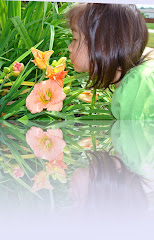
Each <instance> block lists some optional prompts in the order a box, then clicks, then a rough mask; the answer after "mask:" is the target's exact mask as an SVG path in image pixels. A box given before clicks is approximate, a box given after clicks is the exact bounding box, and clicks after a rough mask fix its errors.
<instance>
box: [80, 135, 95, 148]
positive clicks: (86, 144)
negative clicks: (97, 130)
mask: <svg viewBox="0 0 154 240" xmlns="http://www.w3.org/2000/svg"><path fill="white" fill-rule="evenodd" d="M95 141H96V145H98V141H97V140H96V138H95ZM78 144H79V146H80V147H82V148H86V149H91V148H92V147H93V143H92V139H91V137H86V138H84V139H82V140H80V141H78Z"/></svg>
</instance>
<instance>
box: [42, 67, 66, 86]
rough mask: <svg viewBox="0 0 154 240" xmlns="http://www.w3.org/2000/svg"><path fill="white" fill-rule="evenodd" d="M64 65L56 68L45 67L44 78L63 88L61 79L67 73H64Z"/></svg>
mask: <svg viewBox="0 0 154 240" xmlns="http://www.w3.org/2000/svg"><path fill="white" fill-rule="evenodd" d="M65 67H66V64H65V63H64V64H61V65H59V66H57V67H54V68H53V67H52V66H47V71H46V76H47V78H50V79H51V80H54V81H55V82H57V83H58V85H59V86H60V87H63V78H64V77H65V76H66V75H67V73H68V71H64V69H65Z"/></svg>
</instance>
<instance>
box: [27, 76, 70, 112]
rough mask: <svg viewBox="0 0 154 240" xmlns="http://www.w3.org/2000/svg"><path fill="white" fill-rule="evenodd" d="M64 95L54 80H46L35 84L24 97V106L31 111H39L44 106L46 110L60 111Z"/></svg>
mask: <svg viewBox="0 0 154 240" xmlns="http://www.w3.org/2000/svg"><path fill="white" fill-rule="evenodd" d="M65 97H66V95H65V93H64V92H63V88H61V87H60V86H59V85H58V84H57V83H56V82H55V81H53V80H50V79H49V80H46V81H42V82H40V83H37V84H35V86H34V88H33V90H32V92H31V93H30V94H29V96H28V97H27V99H26V107H27V109H28V110H29V111H30V112H31V113H33V114H34V113H39V112H41V111H42V110H43V109H44V108H46V109H47V110H48V111H61V109H62V107H63V100H64V99H65Z"/></svg>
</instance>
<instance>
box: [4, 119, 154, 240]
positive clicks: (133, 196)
mask: <svg viewBox="0 0 154 240" xmlns="http://www.w3.org/2000/svg"><path fill="white" fill-rule="evenodd" d="M0 183H1V184H0V212H1V220H2V225H3V224H4V227H3V228H2V229H3V230H4V229H5V230H6V229H7V226H8V223H11V228H12V231H14V230H15V229H16V228H13V223H15V222H16V223H17V226H18V227H17V229H18V231H19V228H20V229H22V228H23V227H24V226H27V224H28V225H29V224H30V226H33V225H36V226H37V233H39V232H40V231H42V232H41V234H43V236H42V237H43V238H44V237H45V236H47V235H46V234H49V235H50V231H52V234H53V235H52V234H51V235H52V236H54V237H58V235H60V236H61V237H63V238H64V239H65V238H66V239H69V236H68V237H66V236H65V233H64V232H65V231H67V233H68V234H70V236H71V234H72V231H73V230H72V229H74V230H76V229H78V231H77V233H76V234H75V235H72V238H75V239H76V238H78V237H79V236H78V233H79V231H80V232H83V233H85V234H86V236H88V235H89V237H92V235H91V234H92V231H93V230H96V229H97V230H98V232H99V231H100V232H101V229H103V231H102V232H101V234H102V237H103V236H104V237H105V236H111V237H113V236H114V233H115V232H116V231H117V229H118V228H119V226H122V225H121V224H123V226H122V227H121V233H120V235H119V237H120V236H122V232H123V231H124V232H125V230H126V231H127V228H128V226H131V227H132V228H133V229H134V231H135V232H137V233H138V234H141V233H142V234H141V235H142V236H143V234H146V236H148V234H151V232H150V229H151V228H150V226H151V224H152V225H153V223H154V221H153V219H154V122H150V121H146V122H144V121H141V122H139V121H116V122H114V121H104V122H94V121H93V122H89V123H88V124H86V122H80V123H79V122H78V123H77V122H76V123H74V122H57V123H54V124H53V123H49V122H25V123H20V122H14V121H11V122H10V121H7V122H5V121H3V122H1V123H0ZM12 222H13V223H12ZM20 225H21V226H20ZM9 226H10V225H9ZM139 226H140V227H139ZM34 229H35V227H34V226H33V227H31V231H32V232H33V230H34ZM45 229H46V231H45ZM58 229H63V231H64V232H63V231H59V230H58ZM111 229H114V230H113V231H111ZM4 232H5V231H4ZM24 232H25V230H24ZM7 234H9V233H8V232H7ZM10 234H11V232H10ZM99 234H100V233H99ZM103 234H104V235H103ZM152 234H153V233H152ZM19 235H20V234H19ZM94 235H95V236H96V232H95V231H94ZM83 236H84V234H83ZM39 237H40V238H41V235H40V234H38V236H37V238H39ZM127 237H128V235H125V238H126V239H127ZM22 238H23V239H24V238H25V239H27V237H26V233H25V235H24V236H23V237H22ZM114 238H115V236H114ZM129 239H130V238H129Z"/></svg>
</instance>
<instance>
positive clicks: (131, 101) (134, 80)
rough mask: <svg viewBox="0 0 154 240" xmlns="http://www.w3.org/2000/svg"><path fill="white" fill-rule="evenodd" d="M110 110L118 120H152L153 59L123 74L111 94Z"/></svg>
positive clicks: (153, 101) (153, 105) (153, 99)
mask: <svg viewBox="0 0 154 240" xmlns="http://www.w3.org/2000/svg"><path fill="white" fill-rule="evenodd" d="M111 110H112V113H113V115H114V117H115V118H116V119H119V120H145V119H153V120H154V61H148V62H145V63H143V64H141V65H139V66H137V67H134V68H132V69H131V70H130V71H129V72H128V73H127V74H126V75H125V77H124V78H123V79H122V80H121V83H120V86H119V87H118V88H117V89H116V90H115V92H114V94H113V97H112V103H111Z"/></svg>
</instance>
